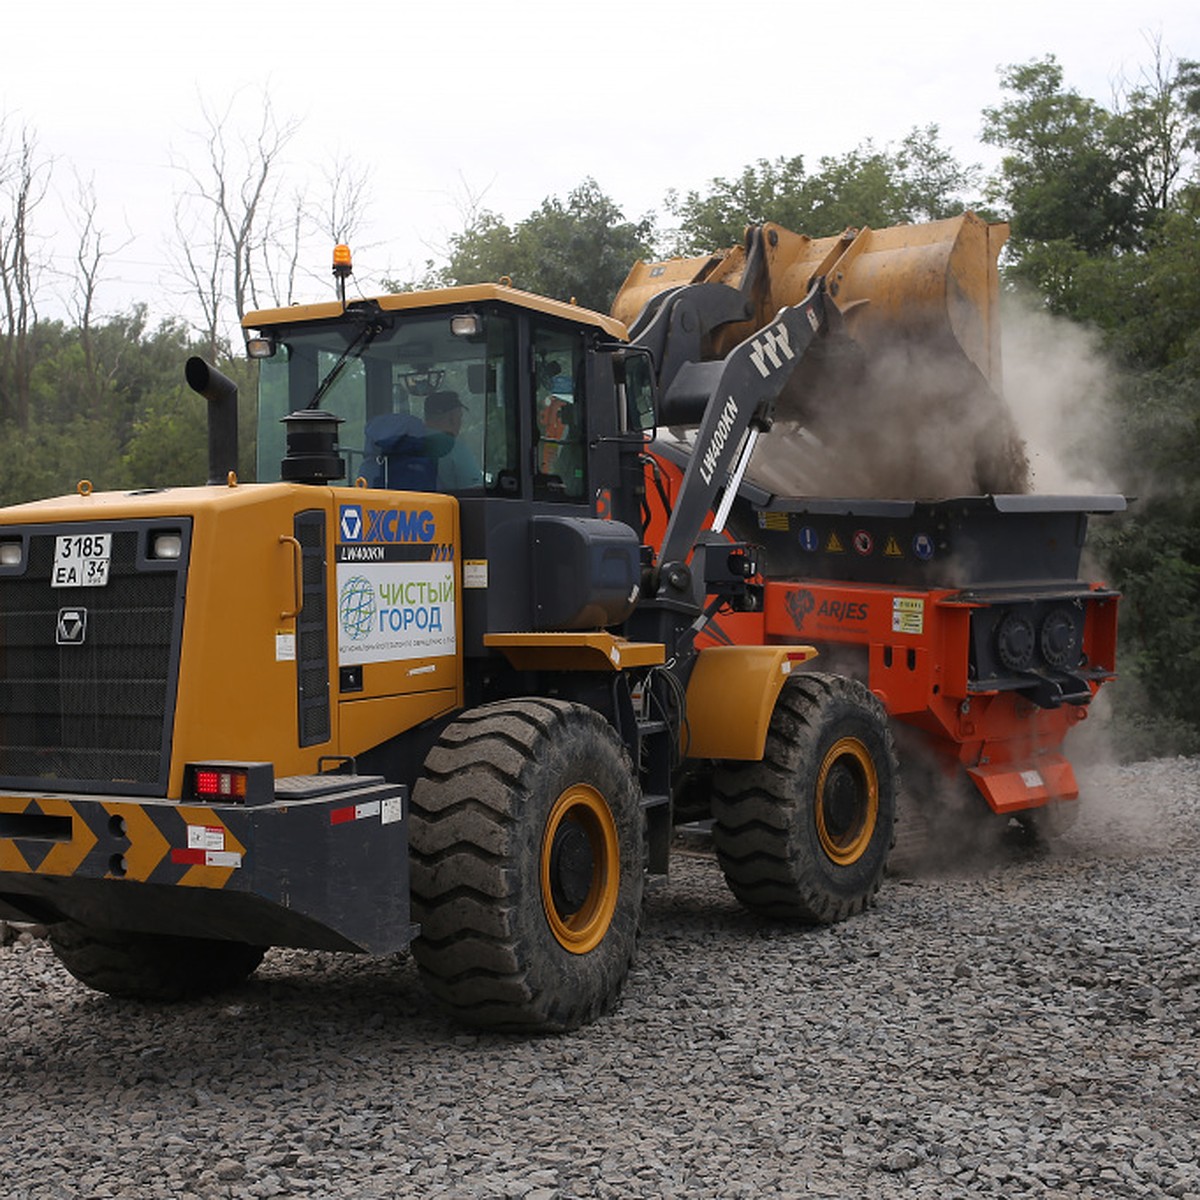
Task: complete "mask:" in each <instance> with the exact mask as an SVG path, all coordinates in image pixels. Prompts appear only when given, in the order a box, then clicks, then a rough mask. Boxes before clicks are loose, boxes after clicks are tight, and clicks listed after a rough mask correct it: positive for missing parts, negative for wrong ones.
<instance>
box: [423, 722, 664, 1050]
mask: <svg viewBox="0 0 1200 1200" xmlns="http://www.w3.org/2000/svg"><path fill="white" fill-rule="evenodd" d="M550 833H552V834H553V836H549V834H550ZM409 839H410V850H411V859H412V898H413V919H414V920H416V921H418V922H419V923H420V926H421V934H420V936H419V937H418V938H417V939H416V941H415V942H414V943H413V955H414V957H415V958H416V960H417V963H418V965H419V966H420V969H421V973H422V976H423V978H424V980H425V983H426V985H427V987H428V988H429V990H430V991H431V992H432V994H433V995H434V996H435V997H436V998H437V999H438V1000H440V1001H441V1002H442V1003H443V1004H444V1005H445V1006H446V1007H447V1008H448V1009H449V1010H450V1011H451V1012H452V1013H453V1014H454V1016H455V1017H457V1018H458V1019H459V1020H461V1021H463V1022H464V1023H466V1024H469V1025H474V1026H479V1027H484V1028H492V1029H511V1030H526V1031H541V1032H558V1031H563V1030H568V1029H574V1028H576V1027H578V1026H580V1025H583V1024H585V1023H587V1022H589V1021H593V1020H595V1019H596V1018H597V1017H599V1016H601V1015H602V1014H604V1013H606V1012H608V1011H610V1010H611V1009H612V1008H613V1006H614V1005H615V1004H616V1002H617V999H618V997H619V995H620V992H621V988H622V985H623V984H624V982H625V978H626V976H627V975H628V973H629V968H630V965H631V963H632V961H633V957H634V953H635V951H636V947H637V939H638V934H639V931H640V927H641V915H642V897H643V890H644V884H645V870H644V841H645V814H644V812H643V809H642V805H641V794H640V791H639V788H638V786H637V783H636V780H635V776H634V771H633V766H632V764H631V763H630V760H629V757H628V755H627V754H626V753H625V750H624V747H623V746H622V744H621V742H620V740H619V739H618V738H617V736H616V734H615V732H614V731H613V730H612V728H611V727H610V726H609V724H608V722H607V721H605V720H604V719H603V718H602V717H601V716H600V715H599V714H598V713H596V712H594V711H593V710H592V709H590V708H587V707H584V706H582V705H578V704H569V703H566V702H564V701H557V700H549V699H541V698H537V699H532V698H528V699H527V698H522V699H516V700H508V701H503V702H500V703H495V704H488V705H483V706H481V707H479V708H475V709H471V710H469V711H468V712H466V713H464V714H462V715H461V716H460V717H459V718H458V719H457V720H456V721H455V722H454V723H453V724H452V725H450V726H449V727H448V728H447V729H446V730H445V731H444V732H443V734H442V736H441V738H440V739H439V740H438V743H437V745H435V746H434V748H433V749H432V750H431V751H430V752H429V756H428V757H427V759H426V760H425V770H424V774H423V776H422V778H421V779H419V780H418V781H417V785H416V787H415V788H414V789H413V796H412V819H411V822H410V827H409ZM560 842H561V844H562V845H563V846H566V845H567V844H568V843H569V844H570V845H569V847H568V848H569V849H570V851H571V852H572V853H575V854H576V855H577V857H576V858H574V859H571V858H570V854H566V853H564V852H563V851H561V850H560V848H559V847H560ZM579 855H581V856H582V857H578V856H579ZM589 855H590V858H589ZM564 863H565V864H568V865H567V866H564ZM571 863H574V864H575V865H576V868H577V874H575V875H570V874H569V870H570V866H569V864H571ZM552 868H553V869H552ZM563 872H568V874H563ZM560 877H561V878H564V879H568V881H569V882H570V883H571V884H572V887H573V894H572V895H571V896H570V897H569V902H567V901H563V900H562V899H561V898H559V899H556V896H559V895H560V893H559V892H556V891H555V886H554V885H555V884H556V883H557V882H558V880H559V879H560ZM584 891H586V893H587V895H586V897H584V898H582V900H581V899H580V898H581V897H582V895H583V892H584ZM577 904H578V908H576V905H577Z"/></svg>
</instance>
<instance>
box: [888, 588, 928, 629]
mask: <svg viewBox="0 0 1200 1200" xmlns="http://www.w3.org/2000/svg"><path fill="white" fill-rule="evenodd" d="M892 632H893V633H924V632H925V600H924V599H923V598H922V597H920V596H893V597H892Z"/></svg>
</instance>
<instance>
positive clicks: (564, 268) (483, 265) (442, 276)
mask: <svg viewBox="0 0 1200 1200" xmlns="http://www.w3.org/2000/svg"><path fill="white" fill-rule="evenodd" d="M652 237H653V225H652V222H651V221H650V220H649V219H648V218H644V219H643V220H641V221H636V222H635V221H627V220H626V219H625V217H624V215H623V214H622V212H621V210H620V209H619V208H618V207H617V206H616V204H614V203H613V201H612V200H611V199H609V197H608V196H606V195H605V194H604V192H603V191H601V189H600V186H599V184H597V183H596V181H595V180H594V179H585V180H584V181H583V182H582V183H581V184H580V185H579V186H578V187H577V188H575V189H574V190H573V191H572V192H571V193H570V195H568V197H567V199H566V200H565V201H563V200H560V199H559V198H558V197H549V198H547V199H546V200H543V201H542V204H541V207H540V208H538V209H537V210H536V211H535V212H533V213H531V214H530V215H529V216H528V217H526V218H525V219H524V220H523V221H518V222H517V223H516V224H515V225H512V226H509V225H507V224H506V223H505V222H504V221H503V220H502V219H501V218H500V217H498V216H497V215H496V214H495V213H491V212H486V211H485V212H481V213H479V214H478V216H476V218H475V219H474V220H473V221H472V222H471V223H470V224H469V225H468V227H467V228H466V229H464V230H463V231H462V232H461V233H459V234H456V235H455V236H454V237H453V238H452V239H451V249H450V260H449V262H448V263H447V265H446V266H445V267H444V268H442V269H441V270H432V269H431V270H430V271H428V272H427V276H426V278H425V279H424V280H422V285H423V286H426V287H428V286H448V285H450V284H463V283H494V282H496V281H497V280H499V279H501V278H504V277H507V278H508V279H510V280H511V281H512V283H513V285H514V286H515V287H519V288H522V289H524V290H525V291H529V292H536V293H538V294H539V295H542V296H551V297H554V298H556V299H560V300H574V301H575V302H576V303H578V304H581V305H583V306H584V307H586V308H592V309H596V310H598V311H601V312H606V311H607V310H608V308H609V307H610V306H611V304H612V301H613V297H614V296H615V295H616V293H617V289H618V288H619V287H620V286H621V284H622V283H623V282H624V280H625V276H626V275H627V274H628V272H629V268H630V267H631V266H632V265H633V263H634V262H635V261H636V260H637V259H639V258H643V257H645V256H646V255H648V254H649V252H650V245H651V240H652Z"/></svg>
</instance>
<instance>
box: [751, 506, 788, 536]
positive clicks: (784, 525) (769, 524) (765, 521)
mask: <svg viewBox="0 0 1200 1200" xmlns="http://www.w3.org/2000/svg"><path fill="white" fill-rule="evenodd" d="M758 527H759V529H776V530H782V531H783V532H784V533H786V532H787V530H788V515H787V513H785V512H761V511H760V512H759V514H758Z"/></svg>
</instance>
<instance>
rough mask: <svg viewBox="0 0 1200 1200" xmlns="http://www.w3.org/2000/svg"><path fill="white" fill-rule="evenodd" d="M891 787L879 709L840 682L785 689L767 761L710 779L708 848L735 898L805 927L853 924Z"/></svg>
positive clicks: (890, 816)
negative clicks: (710, 835)
mask: <svg viewBox="0 0 1200 1200" xmlns="http://www.w3.org/2000/svg"><path fill="white" fill-rule="evenodd" d="M896 787H897V761H896V749H895V744H894V742H893V740H892V735H891V731H890V729H889V728H888V723H887V715H886V713H885V712H884V709H883V706H882V705H881V704H880V703H879V701H878V700H877V699H876V698H875V697H874V696H872V695H871V693H870V692H869V691H868V690H867V689H866V688H865V687H864V686H863V685H862V684H860V683H858V682H856V681H854V680H851V679H845V678H843V677H841V676H838V675H820V674H811V675H799V676H795V677H794V678H792V679H790V680H789V681H788V683H787V684H786V685H785V686H784V689H783V691H782V692H781V693H780V696H779V700H778V702H777V703H776V706H775V711H774V713H773V714H772V716H771V724H770V728H769V730H768V732H767V744H766V749H765V751H764V753H763V757H762V760H761V761H760V762H726V763H723V764H722V765H721V767H720V768H719V769H718V771H717V772H716V774H715V776H714V779H713V816H714V818H715V824H714V826H713V845H714V847H715V849H716V852H717V860H718V862H719V863H720V865H721V870H722V871H723V872H724V874H725V879H726V882H727V883H728V884H729V887H730V889H731V890H732V892H733V894H734V895H735V896H737V898H738V899H739V900H740V901H741V902H742V903H743V904H745V905H746V906H747V907H748V908H750V909H753V910H754V911H755V912H758V913H760V914H762V915H763V916H767V917H772V918H781V919H784V920H792V921H799V922H802V923H805V924H822V925H824V924H831V923H832V922H834V921H840V920H842V919H843V918H845V917H848V916H851V915H852V914H853V913H856V912H860V911H861V910H862V909H864V908H866V907H867V905H869V904H870V903H871V901H872V899H873V898H874V896H875V893H876V892H878V890H879V885H880V882H881V880H882V878H883V871H884V867H885V866H886V864H887V856H888V851H889V850H890V849H891V845H892V837H893V828H894V823H895V815H896Z"/></svg>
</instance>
